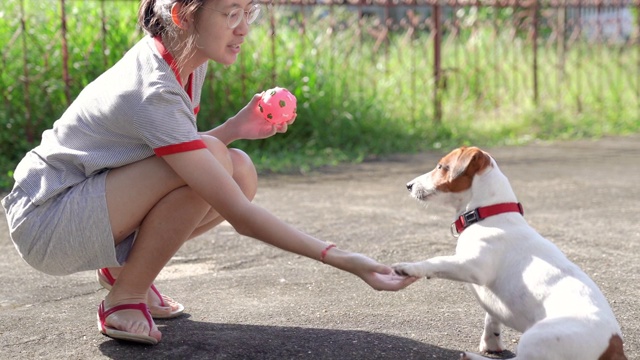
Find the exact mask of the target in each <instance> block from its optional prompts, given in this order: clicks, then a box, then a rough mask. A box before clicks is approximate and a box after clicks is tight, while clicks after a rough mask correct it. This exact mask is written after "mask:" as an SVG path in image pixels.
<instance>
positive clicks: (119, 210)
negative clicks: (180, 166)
mask: <svg viewBox="0 0 640 360" xmlns="http://www.w3.org/2000/svg"><path fill="white" fill-rule="evenodd" d="M203 140H205V142H206V143H207V145H208V147H209V151H211V153H212V154H213V155H214V156H215V157H216V159H217V160H218V161H220V163H221V164H222V165H223V166H224V167H225V168H226V169H227V170H228V172H229V173H230V174H231V175H232V176H233V177H234V178H235V179H236V181H237V182H238V185H239V186H240V187H241V188H242V189H243V191H244V192H245V194H247V196H250V197H253V196H254V195H255V190H256V184H257V176H256V175H255V169H254V168H253V164H251V162H250V160H249V159H248V157H247V156H246V155H245V154H244V153H242V152H240V151H237V150H229V149H227V148H226V146H225V145H224V144H222V143H221V142H220V141H218V140H217V139H215V138H211V137H206V136H203ZM212 186H215V183H212ZM106 188H107V189H106V193H107V205H108V208H109V217H110V221H111V225H112V230H113V235H114V239H115V242H116V244H117V243H119V242H121V241H122V240H123V239H124V238H125V237H126V236H127V235H128V234H130V233H131V232H133V231H134V230H135V229H138V236H137V238H136V241H135V243H134V245H133V247H132V249H131V252H130V254H129V257H128V259H127V263H126V264H125V266H123V267H122V269H121V271H120V273H119V276H118V281H117V282H116V283H115V285H114V286H113V288H112V289H111V291H110V292H109V294H108V295H107V297H106V298H105V307H106V308H107V309H108V308H111V307H113V306H116V305H120V304H125V303H138V302H146V298H147V292H148V290H149V287H150V286H151V284H152V282H153V280H154V279H155V277H156V276H157V275H158V273H159V272H160V270H162V268H163V267H164V265H165V264H166V263H167V262H168V261H169V259H171V257H172V256H173V255H174V254H175V253H176V252H177V251H178V249H179V248H180V246H182V244H183V243H184V242H185V241H186V240H187V239H189V238H191V237H193V236H195V235H198V234H201V233H202V232H204V231H206V230H209V229H211V228H212V227H213V226H215V225H217V224H219V223H220V222H221V221H222V220H221V219H220V218H219V216H218V215H217V213H215V212H214V211H212V210H211V208H210V206H209V205H208V204H207V203H206V202H205V201H204V200H202V199H201V198H200V197H199V196H198V195H197V194H196V193H195V192H193V191H192V190H191V189H190V188H189V187H187V186H185V184H184V182H183V181H182V180H181V179H180V178H179V177H178V176H177V175H176V174H175V173H174V172H173V170H172V169H171V168H170V167H169V166H168V165H167V164H166V163H165V162H164V160H162V159H160V158H156V157H153V158H149V159H145V160H143V161H140V162H138V163H135V164H130V165H127V166H124V167H122V168H118V169H113V170H111V171H110V172H109V174H108V176H107V186H106ZM106 323H107V325H109V326H112V327H115V328H117V329H120V330H123V331H127V332H132V333H140V334H149V335H150V336H153V337H156V338H158V339H160V337H161V334H160V332H159V331H158V330H157V328H156V327H155V326H154V327H153V329H149V325H148V323H147V321H146V319H145V318H144V316H143V315H142V313H140V312H139V311H132V310H124V311H119V312H116V313H114V314H112V315H110V316H109V317H108V318H107V320H106Z"/></svg>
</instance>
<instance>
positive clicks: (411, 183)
mask: <svg viewBox="0 0 640 360" xmlns="http://www.w3.org/2000/svg"><path fill="white" fill-rule="evenodd" d="M411 189H413V182H410V183H407V190H409V191H411Z"/></svg>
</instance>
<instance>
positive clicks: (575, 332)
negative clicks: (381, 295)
mask: <svg viewBox="0 0 640 360" xmlns="http://www.w3.org/2000/svg"><path fill="white" fill-rule="evenodd" d="M407 188H408V189H409V191H411V195H412V196H413V197H414V198H416V199H418V200H420V201H432V200H433V201H435V200H439V201H442V202H444V203H445V204H448V205H453V207H454V208H455V209H456V216H457V218H456V219H457V220H456V221H455V222H454V223H453V224H451V225H452V228H451V231H452V232H453V233H454V235H455V236H457V235H458V234H459V237H458V244H457V247H456V253H455V255H453V256H438V257H434V258H431V259H429V260H425V261H422V262H416V263H401V264H396V265H394V266H393V267H394V269H395V271H396V272H397V273H399V274H403V275H410V276H416V277H426V278H427V279H429V278H432V277H437V278H443V279H449V280H455V281H462V282H466V283H470V284H471V285H472V290H473V292H474V294H475V296H476V297H477V299H478V301H479V302H480V304H481V305H482V307H483V308H484V310H485V311H486V317H485V325H484V332H483V334H482V337H481V339H480V352H487V353H499V352H502V351H503V349H504V347H503V345H502V341H501V338H500V327H501V325H502V324H504V325H506V326H508V327H510V328H513V329H515V330H517V331H519V332H522V333H523V334H522V336H521V338H520V341H519V344H518V349H517V351H516V353H517V356H516V357H515V359H519V360H531V359H545V360H550V359H558V360H614V359H615V360H623V359H626V356H625V355H624V351H623V346H622V334H621V331H620V325H619V324H618V322H617V321H616V318H615V316H614V314H613V311H612V310H611V307H610V306H609V303H608V302H607V299H605V297H604V295H603V294H602V292H601V291H600V289H598V286H597V285H596V284H595V283H594V282H593V281H592V280H591V279H590V278H589V276H587V275H586V274H585V273H584V272H583V271H582V270H581V269H580V268H579V267H578V266H576V265H575V264H573V263H572V262H571V261H569V260H568V259H567V258H566V257H565V255H564V254H563V253H562V252H561V251H560V250H559V249H558V248H557V247H556V246H555V245H554V244H552V243H551V242H550V241H548V240H547V239H545V238H543V237H542V236H541V235H539V234H538V233H537V232H536V231H535V230H534V229H533V228H531V227H530V226H529V225H528V224H527V222H526V221H525V219H524V217H523V215H522V207H521V206H520V204H519V203H518V202H517V199H516V196H515V194H514V192H513V190H512V189H511V185H510V184H509V181H508V180H507V178H506V176H504V175H503V174H502V173H501V172H500V170H499V169H498V166H497V164H496V162H495V160H494V159H493V158H492V157H491V156H490V155H489V154H487V153H486V152H484V151H482V150H480V149H478V148H474V147H469V148H466V147H462V148H459V149H456V150H454V151H452V152H451V153H449V154H448V155H447V156H445V157H444V158H442V159H441V160H440V162H439V163H438V165H437V166H436V168H435V169H434V170H432V171H431V172H429V173H427V174H424V175H422V176H419V177H417V178H416V179H414V180H412V181H411V182H409V183H408V184H407ZM461 359H469V360H475V359H487V358H485V357H483V356H480V355H477V354H472V353H463V354H462V355H461Z"/></svg>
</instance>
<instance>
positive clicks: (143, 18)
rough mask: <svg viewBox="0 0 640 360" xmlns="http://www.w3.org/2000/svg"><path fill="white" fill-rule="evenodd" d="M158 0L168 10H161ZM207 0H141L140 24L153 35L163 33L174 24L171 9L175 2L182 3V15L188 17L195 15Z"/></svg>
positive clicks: (139, 10)
mask: <svg viewBox="0 0 640 360" xmlns="http://www.w3.org/2000/svg"><path fill="white" fill-rule="evenodd" d="M158 1H160V2H161V6H165V7H166V12H163V11H161V10H162V8H159V7H158ZM205 1H206V0H141V1H140V8H139V9H138V24H139V25H140V27H141V28H142V29H143V30H145V31H146V32H147V33H149V34H150V35H151V36H158V35H162V34H163V33H164V32H166V31H167V30H169V29H168V26H173V22H172V21H171V15H170V9H171V6H172V5H173V4H175V3H180V4H182V10H181V11H180V17H181V18H186V17H189V16H192V15H195V14H196V12H197V11H198V10H200V8H201V7H202V6H203V5H204V3H205Z"/></svg>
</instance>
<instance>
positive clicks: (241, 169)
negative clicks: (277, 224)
mask: <svg viewBox="0 0 640 360" xmlns="http://www.w3.org/2000/svg"><path fill="white" fill-rule="evenodd" d="M229 155H230V156H231V162H232V164H233V178H234V179H235V180H236V182H237V183H238V186H240V188H241V189H242V191H243V192H244V194H245V195H246V196H247V198H248V199H249V200H253V198H254V197H255V195H256V191H257V184H258V175H257V173H256V169H255V167H254V165H253V162H252V161H251V158H249V156H248V155H247V154H245V153H244V152H243V151H241V150H238V149H229ZM223 220H224V219H223V218H221V217H220V216H218V213H216V212H215V211H214V210H213V209H210V210H209V212H208V213H207V215H206V216H205V217H204V219H203V221H201V222H200V224H199V225H198V226H197V227H196V229H195V230H194V231H193V232H192V233H191V235H190V236H189V240H190V239H193V238H195V237H197V236H198V235H201V234H203V233H205V232H207V231H209V230H211V229H212V228H214V227H215V226H216V225H218V224H220V223H221V222H222V221H223ZM121 270H122V268H121V267H114V268H109V272H110V273H111V275H112V276H113V277H114V278H116V279H117V278H118V277H119V275H120V271H121ZM162 296H163V302H164V304H165V306H160V304H161V302H160V299H159V298H158V295H157V294H156V293H155V292H153V291H152V290H151V289H149V290H148V291H147V304H148V305H149V308H150V309H151V312H152V313H153V314H154V316H157V315H158V314H164V315H165V316H167V315H169V314H170V313H171V312H172V311H176V310H177V309H178V308H179V307H180V304H179V303H177V302H176V301H175V300H173V299H172V298H170V297H168V296H165V295H162Z"/></svg>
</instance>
